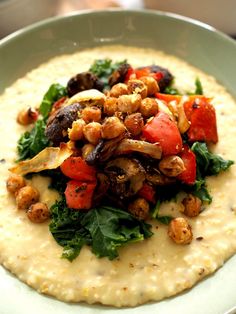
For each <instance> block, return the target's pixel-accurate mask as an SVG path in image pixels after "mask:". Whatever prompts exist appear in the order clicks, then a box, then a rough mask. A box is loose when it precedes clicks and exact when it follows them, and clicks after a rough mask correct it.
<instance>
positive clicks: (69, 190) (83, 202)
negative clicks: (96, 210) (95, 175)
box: [65, 180, 96, 209]
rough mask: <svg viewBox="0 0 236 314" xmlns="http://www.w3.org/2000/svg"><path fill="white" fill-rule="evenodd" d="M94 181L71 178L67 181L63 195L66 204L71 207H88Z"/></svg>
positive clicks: (90, 201) (90, 203)
mask: <svg viewBox="0 0 236 314" xmlns="http://www.w3.org/2000/svg"><path fill="white" fill-rule="evenodd" d="M95 187H96V182H90V183H88V182H80V181H76V180H71V181H69V182H67V186H66V190H65V197H66V204H67V206H68V207H69V208H73V209H90V208H91V206H92V198H93V192H94V189H95Z"/></svg>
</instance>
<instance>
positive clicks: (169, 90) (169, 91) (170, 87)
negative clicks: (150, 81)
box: [163, 86, 181, 95]
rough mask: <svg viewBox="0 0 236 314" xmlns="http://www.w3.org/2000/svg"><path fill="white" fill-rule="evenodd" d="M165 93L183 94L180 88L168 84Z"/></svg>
mask: <svg viewBox="0 0 236 314" xmlns="http://www.w3.org/2000/svg"><path fill="white" fill-rule="evenodd" d="M163 93H164V94H169V95H181V93H180V92H179V91H178V89H177V88H174V87H172V86H167V87H166V88H165V90H164V92H163Z"/></svg>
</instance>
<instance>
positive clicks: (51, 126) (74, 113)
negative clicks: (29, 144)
mask: <svg viewBox="0 0 236 314" xmlns="http://www.w3.org/2000/svg"><path fill="white" fill-rule="evenodd" d="M82 109H83V107H82V106H81V105H80V104H79V103H75V104H72V105H70V106H66V107H63V108H61V109H59V110H58V111H57V112H56V114H55V115H53V116H52V117H50V118H49V120H48V123H47V126H46V130H45V135H46V136H47V138H48V139H49V140H50V141H52V142H53V144H54V145H58V144H59V143H60V142H63V140H65V139H66V137H67V130H68V128H71V126H72V123H73V121H75V120H77V119H78V112H79V111H80V110H82Z"/></svg>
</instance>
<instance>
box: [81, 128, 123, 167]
mask: <svg viewBox="0 0 236 314" xmlns="http://www.w3.org/2000/svg"><path fill="white" fill-rule="evenodd" d="M126 136H127V134H125V133H123V134H121V135H120V136H118V137H116V138H114V139H111V140H101V141H100V142H99V143H98V145H97V146H96V147H95V148H94V150H93V151H92V152H91V153H90V154H88V156H87V157H86V162H87V163H88V164H89V165H99V164H101V163H103V162H105V161H107V160H108V159H109V158H111V156H112V155H113V154H114V152H115V150H116V148H117V146H118V144H119V143H120V142H121V141H122V140H123V139H124V138H125V137H126Z"/></svg>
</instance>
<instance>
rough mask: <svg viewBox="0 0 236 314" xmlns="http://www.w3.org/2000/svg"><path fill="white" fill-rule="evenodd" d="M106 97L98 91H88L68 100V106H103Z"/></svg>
mask: <svg viewBox="0 0 236 314" xmlns="http://www.w3.org/2000/svg"><path fill="white" fill-rule="evenodd" d="M105 99H106V96H105V95H104V94H103V93H102V92H100V91H99V90H97V89H88V90H84V91H82V92H79V93H77V94H75V95H74V96H72V97H71V98H69V99H68V101H67V102H66V104H65V105H66V106H69V105H72V104H74V103H77V102H78V103H80V104H85V105H88V106H94V105H96V106H102V105H103V104H104V102H105Z"/></svg>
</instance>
